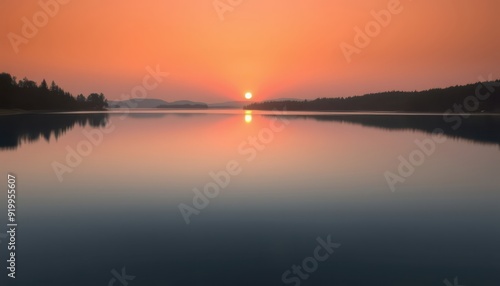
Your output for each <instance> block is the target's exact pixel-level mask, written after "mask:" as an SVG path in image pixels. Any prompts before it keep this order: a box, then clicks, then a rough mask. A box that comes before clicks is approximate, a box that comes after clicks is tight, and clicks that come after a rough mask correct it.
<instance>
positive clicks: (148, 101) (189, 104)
mask: <svg viewBox="0 0 500 286" xmlns="http://www.w3.org/2000/svg"><path fill="white" fill-rule="evenodd" d="M108 105H109V108H208V106H207V104H206V103H204V102H194V101H190V100H179V101H173V102H167V101H165V100H161V99H154V98H145V99H138V98H134V99H129V100H122V101H113V100H110V101H108Z"/></svg>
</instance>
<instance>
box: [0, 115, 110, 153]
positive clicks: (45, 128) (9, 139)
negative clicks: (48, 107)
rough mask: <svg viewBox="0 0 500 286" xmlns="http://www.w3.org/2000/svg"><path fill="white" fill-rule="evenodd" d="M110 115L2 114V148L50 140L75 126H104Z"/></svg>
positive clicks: (0, 125) (0, 139)
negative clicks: (42, 139)
mask: <svg viewBox="0 0 500 286" xmlns="http://www.w3.org/2000/svg"><path fill="white" fill-rule="evenodd" d="M107 122H108V115H107V114H102V113H95V114H22V115H9V116H0V134H1V136H0V149H15V148H17V147H18V146H20V145H21V144H22V143H25V142H34V141H38V140H40V139H41V138H44V139H45V140H47V141H49V140H50V138H51V137H52V136H53V137H54V138H55V139H57V138H59V137H60V136H61V135H63V134H64V133H66V132H67V131H69V130H70V129H72V128H73V127H75V125H78V126H82V127H85V126H87V124H88V125H89V126H91V127H102V126H105V125H106V123H107Z"/></svg>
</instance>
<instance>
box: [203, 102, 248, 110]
mask: <svg viewBox="0 0 500 286" xmlns="http://www.w3.org/2000/svg"><path fill="white" fill-rule="evenodd" d="M251 103H254V102H253V101H248V100H246V101H226V102H219V103H211V104H209V105H208V107H209V108H239V109H241V108H243V107H244V106H245V105H248V104H251Z"/></svg>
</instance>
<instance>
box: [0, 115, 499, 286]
mask: <svg viewBox="0 0 500 286" xmlns="http://www.w3.org/2000/svg"><path fill="white" fill-rule="evenodd" d="M462 119H463V120H462V122H461V124H460V126H459V127H458V128H455V129H454V128H452V126H453V125H454V124H455V123H456V121H453V122H446V121H445V120H444V119H443V116H441V115H418V114H413V115H397V114H359V113H357V114H355V113H353V114H349V113H293V112H287V113H286V114H284V113H283V114H282V113H279V112H278V113H273V112H252V113H245V112H244V111H239V110H234V111H231V110H229V111H139V112H134V113H130V114H128V115H124V114H122V113H118V112H110V113H94V114H87V113H68V114H39V115H14V116H1V117H0V130H1V138H0V162H1V166H0V174H1V180H0V182H1V186H2V190H6V185H7V178H6V177H7V174H8V173H12V174H14V175H16V178H17V189H18V200H17V220H18V224H19V225H18V230H17V248H18V249H17V271H16V272H17V273H16V276H17V278H16V279H15V280H12V279H9V280H8V278H7V277H6V275H7V270H6V262H5V260H6V259H5V257H7V249H6V248H7V244H6V243H7V241H6V239H5V238H4V237H3V236H0V240H1V243H0V254H1V257H2V260H1V261H0V266H1V267H0V269H1V270H0V275H1V278H0V281H2V283H1V285H51V286H54V285H65V286H71V285H103V286H105V285H125V286H126V285H129V286H135V285H137V286H139V285H141V286H142V285H162V286H166V285H217V286H223V285H252V286H255V285H314V286H322V285H398V286H403V285H447V283H449V285H454V279H455V277H457V281H458V284H457V285H483V286H486V285H499V284H500V244H499V243H498V242H499V241H500V224H499V219H500V207H499V203H500V170H499V168H498V166H499V163H500V117H498V116H470V117H468V118H462ZM456 120H458V119H456ZM450 121H451V120H450ZM436 128H439V129H440V130H442V131H443V132H444V133H445V135H442V136H441V137H439V140H438V141H439V142H441V143H437V142H436V141H435V140H433V137H432V136H431V132H432V131H434V130H435V129H436ZM89 134H90V135H89ZM91 136H92V137H91ZM89 138H91V139H89ZM436 138H437V137H436ZM443 138H444V139H443ZM415 140H419V142H426V143H427V145H424V146H427V147H425V148H427V149H426V150H425V151H426V153H424V152H423V151H418V150H420V149H419V147H418V145H417V143H415ZM430 140H433V141H430ZM443 141H444V142H443ZM429 142H433V143H429ZM432 146H434V148H431V147H432ZM74 152H80V153H82V155H83V156H80V155H75V154H77V153H74ZM417 153H418V154H424V157H421V156H420V157H419V156H417V155H418V154H417ZM411 154H413V162H417V163H418V164H417V165H415V164H413V163H412V162H411V161H410V160H411V158H410V157H411ZM400 156H402V157H400ZM68 158H69V159H68ZM78 158H80V159H78ZM401 158H403V159H404V160H408V162H409V164H410V165H411V166H410V169H412V168H414V171H413V173H412V174H411V175H408V174H404V175H405V176H401V177H400V178H402V179H403V180H404V182H402V181H397V182H396V183H395V184H393V185H394V191H391V188H390V186H389V184H388V182H387V180H386V177H385V175H384V174H386V172H391V173H392V174H394V175H395V176H399V175H400V174H399V172H398V167H399V166H400V164H401ZM415 160H416V161H415ZM228 164H229V168H228ZM54 166H58V167H57V170H58V171H57V172H56V171H55V170H54ZM61 166H64V167H61ZM406 167H408V166H406ZM228 169H229V170H230V171H231V172H232V173H233V174H234V175H231V174H229V175H228V176H225V175H224V174H228V171H227V170H228ZM402 170H403V171H404V170H406V169H404V167H403V169H402ZM407 171H408V170H407ZM222 172H223V173H222ZM210 173H212V176H211V175H210ZM57 174H59V177H58V175H57ZM214 174H216V175H214ZM214 176H218V178H219V179H220V180H221V182H219V185H223V186H224V187H221V186H219V185H216V184H217V181H216V180H215V179H214V178H213V177H214ZM228 177H229V179H228ZM205 186H210V187H208V189H207V190H208V191H209V195H210V197H211V198H207V199H201V200H200V199H199V197H200V196H199V195H197V196H195V191H193V189H194V188H196V189H198V190H200V192H202V191H203V190H204V187H205ZM214 186H218V187H214ZM217 188H218V189H219V191H218V193H217V192H216V189H217ZM5 193H6V192H5V191H2V194H3V195H2V197H1V198H0V203H1V205H0V214H1V215H2V218H0V220H1V221H3V222H6V221H7V215H6V213H7V210H6V209H7V207H6V206H7V202H6V200H7V199H6V194H5ZM195 197H197V198H198V200H197V201H196V202H197V204H198V205H199V206H200V205H201V206H202V207H203V208H198V209H196V208H195V207H196V206H194V205H193V198H195ZM207 201H208V205H206V204H207ZM180 204H184V205H183V206H190V207H192V209H191V210H195V211H196V212H195V213H193V214H191V216H189V218H188V220H189V224H187V223H186V219H185V217H183V215H182V213H181V211H180V209H179V205H180ZM181 206H182V205H181ZM5 230H6V228H5V224H2V226H1V228H0V231H1V232H3V233H5ZM321 240H323V241H328V240H331V242H334V243H338V244H340V245H337V246H336V248H335V249H334V252H333V253H329V252H328V250H327V249H324V248H318V246H320V245H321V243H320V242H319V241H321ZM317 249H319V252H318V251H316V250H317ZM330 250H331V249H330ZM318 253H319V255H320V256H321V260H323V261H318V259H317V258H314V257H315V254H318ZM311 257H312V258H311ZM293 265H297V266H300V267H301V269H302V270H300V271H301V272H300V274H296V273H294V272H293V271H294V269H293V268H292V266H293ZM124 267H125V272H126V275H128V276H135V278H134V279H133V280H130V279H131V278H132V277H127V278H129V280H124V281H123V282H124V283H122V282H121V281H120V280H119V279H117V278H116V272H115V273H114V274H113V273H112V272H113V270H116V271H117V272H120V273H121V272H122V269H123V268H124ZM287 271H289V272H288V274H287ZM284 274H285V275H284ZM301 275H302V277H301ZM118 276H119V275H118ZM283 278H285V279H283ZM445 279H448V281H446V280H445ZM5 282H8V284H5Z"/></svg>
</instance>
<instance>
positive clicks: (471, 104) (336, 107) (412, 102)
mask: <svg viewBox="0 0 500 286" xmlns="http://www.w3.org/2000/svg"><path fill="white" fill-rule="evenodd" d="M478 86H479V87H481V89H480V90H479V91H480V94H477V89H478ZM488 93H490V96H488V97H487V98H482V96H481V95H484V94H488ZM465 106H467V107H468V108H466V107H465ZM244 108H245V109H250V110H273V109H279V110H283V109H284V108H286V110H290V111H292V110H293V111H391V112H439V113H443V112H446V111H448V110H450V109H451V110H452V112H455V113H470V112H494V113H500V81H498V80H497V81H490V82H484V83H474V84H468V85H464V86H453V87H448V88H436V89H430V90H425V91H412V92H408V91H390V92H381V93H372V94H365V95H361V96H352V97H340V98H317V99H314V100H302V101H296V100H284V101H265V102H258V103H251V104H249V105H246V106H245V107H244Z"/></svg>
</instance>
